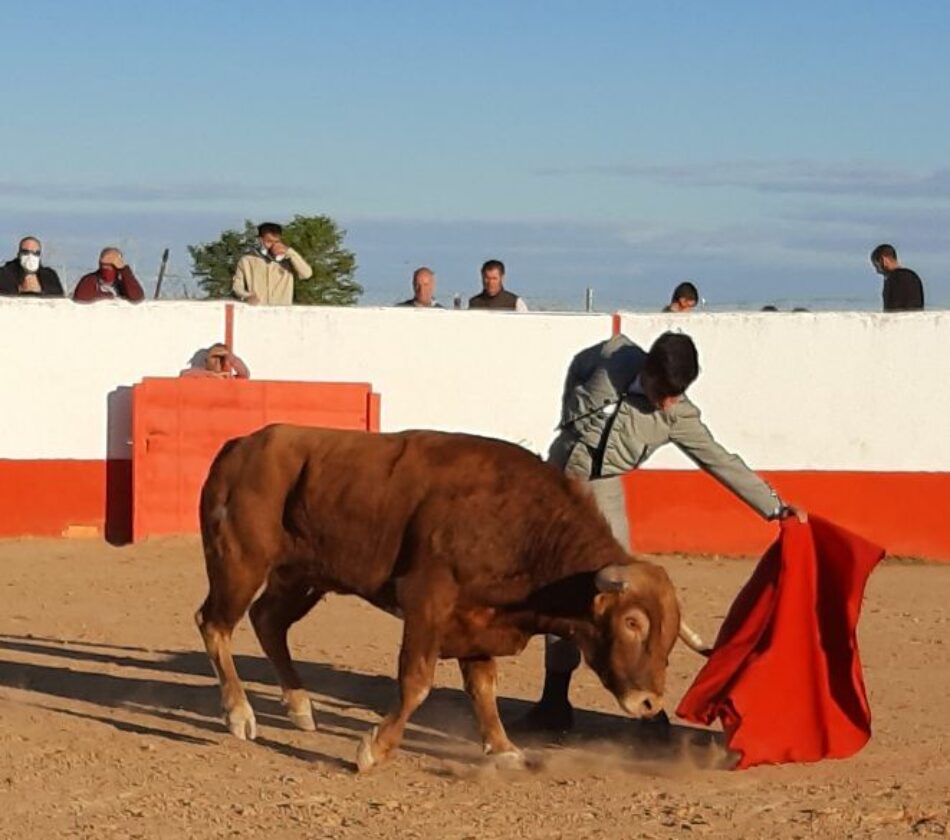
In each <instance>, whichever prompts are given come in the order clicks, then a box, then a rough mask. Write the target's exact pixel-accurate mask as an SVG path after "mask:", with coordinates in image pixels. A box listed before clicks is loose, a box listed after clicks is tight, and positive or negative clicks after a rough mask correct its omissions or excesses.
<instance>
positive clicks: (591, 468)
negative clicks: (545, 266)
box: [522, 332, 805, 731]
mask: <svg viewBox="0 0 950 840" xmlns="http://www.w3.org/2000/svg"><path fill="white" fill-rule="evenodd" d="M698 374H699V358H698V354H697V352H696V345H695V344H693V340H692V339H691V338H690V337H689V336H687V335H683V334H681V333H672V332H667V333H664V334H663V335H661V336H660V337H659V338H658V339H657V340H656V341H655V342H654V343H653V346H652V347H651V348H650V352H649V353H644V352H643V350H642V349H641V348H639V347H638V346H637V345H636V344H634V343H633V342H632V341H631V340H630V339H629V338H627V337H626V336H624V335H617V336H614V337H613V338H612V339H610V340H609V341H606V342H603V343H602V344H598V345H595V346H594V347H590V348H588V349H587V350H584V351H582V352H581V353H579V354H578V355H577V356H576V357H575V359H574V361H573V363H572V364H571V367H570V369H569V371H568V375H567V380H566V382H565V385H564V397H563V401H562V406H561V424H560V426H559V434H558V436H557V438H556V439H555V440H554V442H553V443H552V444H551V450H550V452H549V455H548V460H549V461H551V462H552V463H554V464H556V465H557V466H558V467H560V468H561V469H562V470H564V472H565V473H567V474H568V475H571V476H575V477H577V478H581V479H584V480H586V481H589V482H590V484H589V487H590V489H591V492H592V494H593V496H594V498H595V500H596V501H597V504H598V507H599V508H600V510H601V512H602V513H603V514H604V516H605V517H606V519H607V521H608V522H609V523H610V527H611V529H612V531H613V533H614V536H615V537H616V538H617V541H618V542H619V543H620V544H621V545H622V546H623V547H624V548H626V549H627V550H628V551H629V550H630V530H629V525H628V522H627V514H626V507H625V505H624V497H623V488H622V486H621V483H620V476H621V475H622V474H623V473H625V472H628V471H630V470H634V469H636V468H637V467H639V466H640V465H641V464H643V462H644V461H646V459H647V458H649V457H650V456H651V455H652V454H653V453H654V452H655V451H656V450H657V449H659V448H660V447H661V446H663V445H664V444H667V443H674V444H676V445H677V446H678V447H679V448H680V449H681V450H682V451H683V452H684V453H685V454H686V455H687V456H688V457H689V458H691V459H692V460H693V461H695V462H696V463H697V464H698V465H699V466H700V467H702V469H704V470H705V471H706V472H708V473H710V474H711V475H712V476H713V477H714V478H716V479H717V480H718V481H720V482H721V483H722V484H724V485H725V486H726V487H728V488H729V489H730V490H731V491H732V492H733V493H735V494H736V495H737V496H738V497H739V498H740V499H742V500H743V501H744V502H746V504H748V505H749V506H750V507H752V508H753V509H754V510H755V511H757V512H758V513H759V515H760V516H762V517H763V518H765V519H780V518H784V517H786V516H790V515H796V516H798V517H799V518H801V519H804V518H805V514H804V512H803V511H799V510H797V509H795V508H792V507H790V506H788V505H786V504H784V503H783V502H782V500H781V499H780V498H779V497H778V495H777V494H776V493H775V491H774V490H773V489H772V488H771V487H769V485H768V484H766V483H765V481H763V480H762V479H761V478H760V477H759V476H758V475H756V474H755V473H754V472H753V471H752V470H751V469H749V467H748V466H746V464H745V462H743V460H742V459H741V458H740V457H739V456H738V455H733V454H732V453H730V452H727V451H726V450H725V449H724V448H723V447H722V446H720V445H719V444H718V443H716V441H715V439H714V438H713V436H712V434H711V433H710V431H709V429H707V428H706V426H705V425H704V424H703V422H702V420H701V419H700V413H699V409H698V408H697V407H696V406H695V405H693V403H692V402H690V401H689V399H688V398H687V397H686V396H685V392H686V389H687V388H688V387H689V386H690V385H691V384H692V383H693V381H694V380H695V379H696V377H697V375H698ZM545 641H546V643H545V678H544V691H543V693H542V695H541V699H540V700H539V701H538V703H537V704H536V705H535V706H534V707H533V708H532V710H531V711H530V712H529V713H528V716H527V717H526V718H525V720H524V721H523V722H522V726H524V727H527V728H534V729H544V730H549V731H564V730H566V729H570V727H571V725H572V723H573V710H572V708H571V705H570V702H569V700H568V688H569V686H570V681H571V674H572V673H573V672H574V670H575V669H576V668H577V666H578V665H579V664H580V653H579V651H578V650H577V647H576V646H575V645H574V644H573V643H572V642H570V641H568V640H564V639H559V638H557V637H556V636H549V637H547V639H546V640H545Z"/></svg>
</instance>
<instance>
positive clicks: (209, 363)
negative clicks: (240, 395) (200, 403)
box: [179, 344, 251, 379]
mask: <svg viewBox="0 0 950 840" xmlns="http://www.w3.org/2000/svg"><path fill="white" fill-rule="evenodd" d="M179 376H186V377H189V378H191V377H204V378H208V379H250V378H251V372H250V371H249V370H248V369H247V365H246V364H244V362H243V361H241V359H240V358H239V357H238V356H236V355H234V353H232V352H231V351H230V350H229V349H228V346H227V345H226V344H212V345H211V346H210V347H209V348H208V349H207V350H199V351H198V352H197V353H195V356H194V358H193V359H192V362H191V367H188V368H185V369H184V370H183V371H182V372H181V373H180V374H179Z"/></svg>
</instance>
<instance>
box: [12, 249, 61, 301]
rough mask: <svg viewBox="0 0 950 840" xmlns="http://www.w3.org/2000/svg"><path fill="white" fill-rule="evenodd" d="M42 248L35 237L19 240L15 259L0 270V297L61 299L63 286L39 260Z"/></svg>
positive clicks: (53, 272)
mask: <svg viewBox="0 0 950 840" xmlns="http://www.w3.org/2000/svg"><path fill="white" fill-rule="evenodd" d="M42 250H43V246H42V244H41V243H40V240H39V239H37V238H36V237H35V236H25V237H23V239H21V240H20V247H19V249H18V251H17V255H16V257H14V258H13V259H12V260H10V261H9V262H8V263H5V264H4V266H3V267H2V268H0V295H31V296H34V297H63V284H62V283H60V282H59V276H58V275H57V274H56V272H55V271H53V269H51V268H47V267H46V266H45V265H42V262H41V260H40V256H41V252H42Z"/></svg>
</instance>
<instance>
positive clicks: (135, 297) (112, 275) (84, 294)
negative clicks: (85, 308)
mask: <svg viewBox="0 0 950 840" xmlns="http://www.w3.org/2000/svg"><path fill="white" fill-rule="evenodd" d="M116 299H121V300H128V301H131V302H132V303H141V302H142V301H143V300H145V292H144V291H142V286H141V284H140V283H139V281H138V280H137V279H136V277H135V274H133V273H132V269H131V268H129V266H127V265H126V264H125V260H124V259H123V257H122V252H121V251H120V250H119V249H118V248H115V247H109V248H103V249H102V253H100V254H99V269H98V271H94V272H92V274H87V275H86V276H85V277H83V278H82V279H81V280H80V281H79V283H78V284H77V286H76V288H75V290H74V291H73V300H75V301H77V302H79V303H95V301H97V300H116Z"/></svg>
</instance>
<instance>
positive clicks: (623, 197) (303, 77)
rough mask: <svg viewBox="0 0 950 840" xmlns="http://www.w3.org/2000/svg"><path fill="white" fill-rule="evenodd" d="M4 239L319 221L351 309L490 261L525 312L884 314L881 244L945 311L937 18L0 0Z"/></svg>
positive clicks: (889, 9)
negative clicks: (686, 283) (674, 303)
mask: <svg viewBox="0 0 950 840" xmlns="http://www.w3.org/2000/svg"><path fill="white" fill-rule="evenodd" d="M0 12H2V15H0V19H2V20H3V21H4V23H5V27H4V29H5V37H4V47H3V55H4V62H3V63H4V73H3V77H2V81H0V91H2V93H3V96H4V101H5V102H6V111H5V114H4V120H3V131H2V132H0V155H2V157H0V160H2V161H3V169H2V170H0V245H2V243H4V242H5V243H7V244H6V246H5V247H6V248H7V251H8V252H9V254H10V255H11V256H12V253H13V250H14V247H15V241H16V240H17V239H18V238H19V236H20V235H21V234H22V233H25V232H35V233H37V235H39V236H40V237H42V238H43V239H44V240H45V242H46V246H47V258H48V260H49V261H50V262H51V263H53V264H59V265H62V266H65V268H66V274H67V280H68V281H69V282H74V281H75V280H76V279H77V277H78V274H79V273H80V272H81V271H82V270H85V269H88V268H89V267H91V266H92V265H93V263H94V260H95V255H96V253H97V251H98V248H99V247H100V246H101V245H102V244H105V243H107V242H112V241H118V242H120V243H122V244H123V245H124V246H125V248H126V250H127V252H128V255H129V256H130V257H131V259H132V260H134V263H135V265H136V266H137V268H138V269H139V273H140V274H142V275H144V276H145V277H150V276H153V275H154V273H155V270H156V268H157V263H158V258H159V254H160V252H161V249H162V247H164V246H165V245H167V246H170V247H171V249H172V265H173V268H174V270H175V273H176V275H179V276H186V275H187V273H188V260H187V255H186V252H185V246H186V245H187V244H189V243H195V242H200V241H205V240H208V239H211V238H214V237H215V236H216V235H217V233H219V232H220V231H221V230H222V229H223V228H225V227H231V226H239V225H240V224H241V223H242V220H243V219H244V218H251V219H254V220H264V219H276V220H281V219H286V218H289V217H290V216H292V215H293V214H294V213H304V214H309V213H326V214H329V215H330V216H332V217H333V218H335V219H337V220H338V221H339V222H340V223H341V224H342V225H343V226H344V227H345V228H346V230H347V231H348V235H347V240H346V241H347V244H348V246H349V247H351V248H352V249H353V250H354V251H355V252H356V255H357V259H358V263H359V269H358V279H359V280H360V281H361V282H362V283H363V284H364V285H365V286H366V288H367V294H366V296H365V302H368V303H379V302H389V301H391V300H395V299H397V298H399V297H403V296H405V294H404V293H405V291H406V290H407V288H408V282H409V281H408V277H409V274H410V272H411V269H412V268H413V267H414V266H416V265H419V264H422V263H427V264H430V265H432V266H433V268H435V270H436V272H437V275H438V277H439V292H440V297H442V298H443V299H450V298H451V295H452V293H453V292H461V293H464V294H466V295H467V294H471V293H474V292H475V291H477V289H478V271H477V269H478V266H479V264H480V263H481V262H482V260H484V259H486V258H488V257H499V258H501V259H503V260H505V261H506V263H507V264H508V269H509V270H508V285H509V287H510V288H512V289H514V290H515V291H518V292H521V293H523V294H524V295H525V296H526V297H527V298H528V300H529V302H534V303H536V304H543V303H553V304H560V305H572V304H573V305H578V306H579V305H580V303H581V301H582V300H583V290H584V287H585V286H588V285H589V286H593V287H594V289H595V295H596V301H597V303H598V304H599V306H601V307H602V308H613V307H615V306H628V307H634V308H657V307H658V306H660V305H662V304H663V303H664V302H665V300H666V298H667V297H668V294H669V291H670V289H671V288H672V286H673V285H674V284H675V283H676V282H678V281H679V280H682V279H685V278H690V279H693V280H695V281H696V282H697V283H698V285H699V286H700V289H701V292H702V294H703V296H704V297H705V298H706V299H707V301H708V302H709V304H710V306H713V307H727V306H731V305H744V306H750V305H754V304H758V303H763V302H772V301H784V302H786V303H787V305H799V304H804V305H811V306H813V307H815V308H819V307H822V306H834V305H837V306H841V307H848V308H850V307H858V308H872V309H873V308H877V307H878V306H879V300H880V284H879V282H878V281H877V280H876V278H875V277H874V275H873V274H872V272H871V270H870V266H869V264H868V261H867V254H868V252H869V250H870V249H871V248H872V247H873V246H874V245H875V244H877V243H878V242H881V241H890V242H893V243H894V244H895V245H896V246H897V247H898V250H899V252H900V255H901V257H902V258H903V260H904V262H905V264H907V265H909V266H911V267H912V268H915V269H917V270H918V271H919V272H920V274H921V275H922V276H923V278H924V281H925V284H926V289H927V295H928V300H929V301H930V302H932V303H933V304H935V305H941V306H946V305H950V283H948V278H950V242H948V237H947V231H948V230H950V152H948V148H950V144H948V137H950V98H948V97H947V96H946V94H945V93H944V92H943V88H944V87H945V86H946V81H947V79H948V77H950V72H948V71H950V51H948V50H947V47H946V45H947V43H948V42H950V4H947V3H944V2H940V0H933V2H905V3H902V4H894V3H885V2H875V0H863V2H835V3H812V2H799V3H795V4H791V3H779V2H757V3H753V2H748V3H738V2H716V3H708V2H662V3H640V2H595V1H594V0H591V2H585V3H581V2H558V1H557V0H548V1H547V2H515V1H514V0H511V2H487V1H486V2H464V3H463V2H447V0H443V2H411V0H404V2H400V3H392V2H385V3H384V2H360V0H351V2H311V3H303V2H283V3H279V4H271V5H268V4H262V3H250V2H243V0H227V2H225V0H220V1H215V0H209V1H206V2H193V3H185V2H175V3H157V2H156V3H152V2H141V3H128V2H126V3H118V2H73V3H67V2H44V1H43V0H40V2H32V3H30V4H23V3H11V2H6V1H5V0H0Z"/></svg>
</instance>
